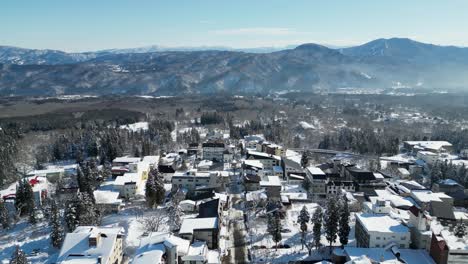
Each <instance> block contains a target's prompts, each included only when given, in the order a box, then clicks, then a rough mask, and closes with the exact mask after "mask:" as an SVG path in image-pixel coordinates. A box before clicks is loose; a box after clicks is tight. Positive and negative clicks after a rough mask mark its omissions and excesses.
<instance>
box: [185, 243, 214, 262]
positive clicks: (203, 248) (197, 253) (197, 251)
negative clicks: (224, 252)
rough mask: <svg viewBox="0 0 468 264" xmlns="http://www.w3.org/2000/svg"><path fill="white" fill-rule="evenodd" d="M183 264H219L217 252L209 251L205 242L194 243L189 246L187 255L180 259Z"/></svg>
mask: <svg viewBox="0 0 468 264" xmlns="http://www.w3.org/2000/svg"><path fill="white" fill-rule="evenodd" d="M181 263H183V264H219V263H221V262H220V259H219V252H218V251H215V250H209V249H208V246H207V245H206V243H205V242H202V241H196V242H194V243H193V244H192V245H190V247H189V250H188V253H187V255H185V256H184V257H182V262H181Z"/></svg>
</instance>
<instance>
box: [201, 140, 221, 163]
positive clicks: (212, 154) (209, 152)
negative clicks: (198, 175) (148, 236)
mask: <svg viewBox="0 0 468 264" xmlns="http://www.w3.org/2000/svg"><path fill="white" fill-rule="evenodd" d="M224 149H225V146H224V143H223V142H205V143H203V144H202V153H203V159H205V160H212V161H216V162H222V161H223V160H224Z"/></svg>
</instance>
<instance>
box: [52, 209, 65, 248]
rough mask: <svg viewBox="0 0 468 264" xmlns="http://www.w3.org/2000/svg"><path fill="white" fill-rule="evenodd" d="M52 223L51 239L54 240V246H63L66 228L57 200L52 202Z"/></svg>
mask: <svg viewBox="0 0 468 264" xmlns="http://www.w3.org/2000/svg"><path fill="white" fill-rule="evenodd" d="M50 225H51V228H52V230H51V233H50V240H51V242H52V246H53V247H55V248H60V246H62V242H63V238H64V237H63V236H64V230H63V226H62V221H61V217H60V211H59V208H58V206H57V204H56V203H55V201H52V202H51V209H50Z"/></svg>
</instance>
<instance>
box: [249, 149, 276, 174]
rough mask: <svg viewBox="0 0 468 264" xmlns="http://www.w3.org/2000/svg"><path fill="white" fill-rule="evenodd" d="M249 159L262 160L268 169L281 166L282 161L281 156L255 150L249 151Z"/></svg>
mask: <svg viewBox="0 0 468 264" xmlns="http://www.w3.org/2000/svg"><path fill="white" fill-rule="evenodd" d="M247 159H248V160H258V161H260V162H261V163H262V164H263V167H264V168H265V169H268V170H271V169H273V167H274V166H279V165H280V162H281V157H280V156H276V155H271V154H268V153H264V152H258V151H253V150H248V151H247Z"/></svg>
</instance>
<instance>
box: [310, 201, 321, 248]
mask: <svg viewBox="0 0 468 264" xmlns="http://www.w3.org/2000/svg"><path fill="white" fill-rule="evenodd" d="M322 222H323V210H322V207H320V206H319V207H317V209H315V212H314V214H313V215H312V224H313V225H314V226H313V228H312V233H313V240H314V241H313V242H314V243H313V244H314V245H315V248H319V247H320V238H321V236H322Z"/></svg>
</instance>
